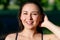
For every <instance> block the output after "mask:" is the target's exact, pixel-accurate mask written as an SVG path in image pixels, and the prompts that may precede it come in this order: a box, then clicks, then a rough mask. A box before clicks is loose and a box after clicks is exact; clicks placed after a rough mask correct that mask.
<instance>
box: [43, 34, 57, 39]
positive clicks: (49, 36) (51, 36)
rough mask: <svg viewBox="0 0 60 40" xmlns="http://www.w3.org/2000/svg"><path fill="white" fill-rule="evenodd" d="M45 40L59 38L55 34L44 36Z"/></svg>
mask: <svg viewBox="0 0 60 40" xmlns="http://www.w3.org/2000/svg"><path fill="white" fill-rule="evenodd" d="M43 40H58V38H57V37H56V36H55V35H54V34H44V35H43Z"/></svg>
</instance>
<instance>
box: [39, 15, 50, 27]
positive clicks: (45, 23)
mask: <svg viewBox="0 0 60 40" xmlns="http://www.w3.org/2000/svg"><path fill="white" fill-rule="evenodd" d="M48 24H49V20H48V17H47V16H46V15H45V17H44V21H43V22H42V24H41V25H40V26H41V27H46V26H47V25H48Z"/></svg>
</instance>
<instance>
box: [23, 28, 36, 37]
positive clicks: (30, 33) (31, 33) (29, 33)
mask: <svg viewBox="0 0 60 40" xmlns="http://www.w3.org/2000/svg"><path fill="white" fill-rule="evenodd" d="M22 32H23V35H24V36H26V37H31V38H32V37H33V36H34V35H35V34H36V33H37V31H36V29H34V30H29V29H24V30H23V31H22Z"/></svg>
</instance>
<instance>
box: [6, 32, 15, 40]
mask: <svg viewBox="0 0 60 40" xmlns="http://www.w3.org/2000/svg"><path fill="white" fill-rule="evenodd" d="M15 37H16V33H13V34H9V35H7V37H6V38H5V40H15Z"/></svg>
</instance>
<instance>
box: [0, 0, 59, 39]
mask: <svg viewBox="0 0 60 40" xmlns="http://www.w3.org/2000/svg"><path fill="white" fill-rule="evenodd" d="M24 1H26V0H0V40H4V38H5V36H6V35H7V34H9V33H13V32H16V31H18V28H19V27H18V21H17V14H18V11H19V7H20V6H19V5H20V3H22V2H24ZM38 1H40V3H41V5H42V7H43V10H44V13H45V14H46V15H47V16H48V18H49V20H50V21H51V22H53V23H54V24H55V25H58V26H60V0H38ZM47 25H48V24H47ZM43 33H44V34H50V33H52V32H51V31H49V30H48V29H46V28H43Z"/></svg>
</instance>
